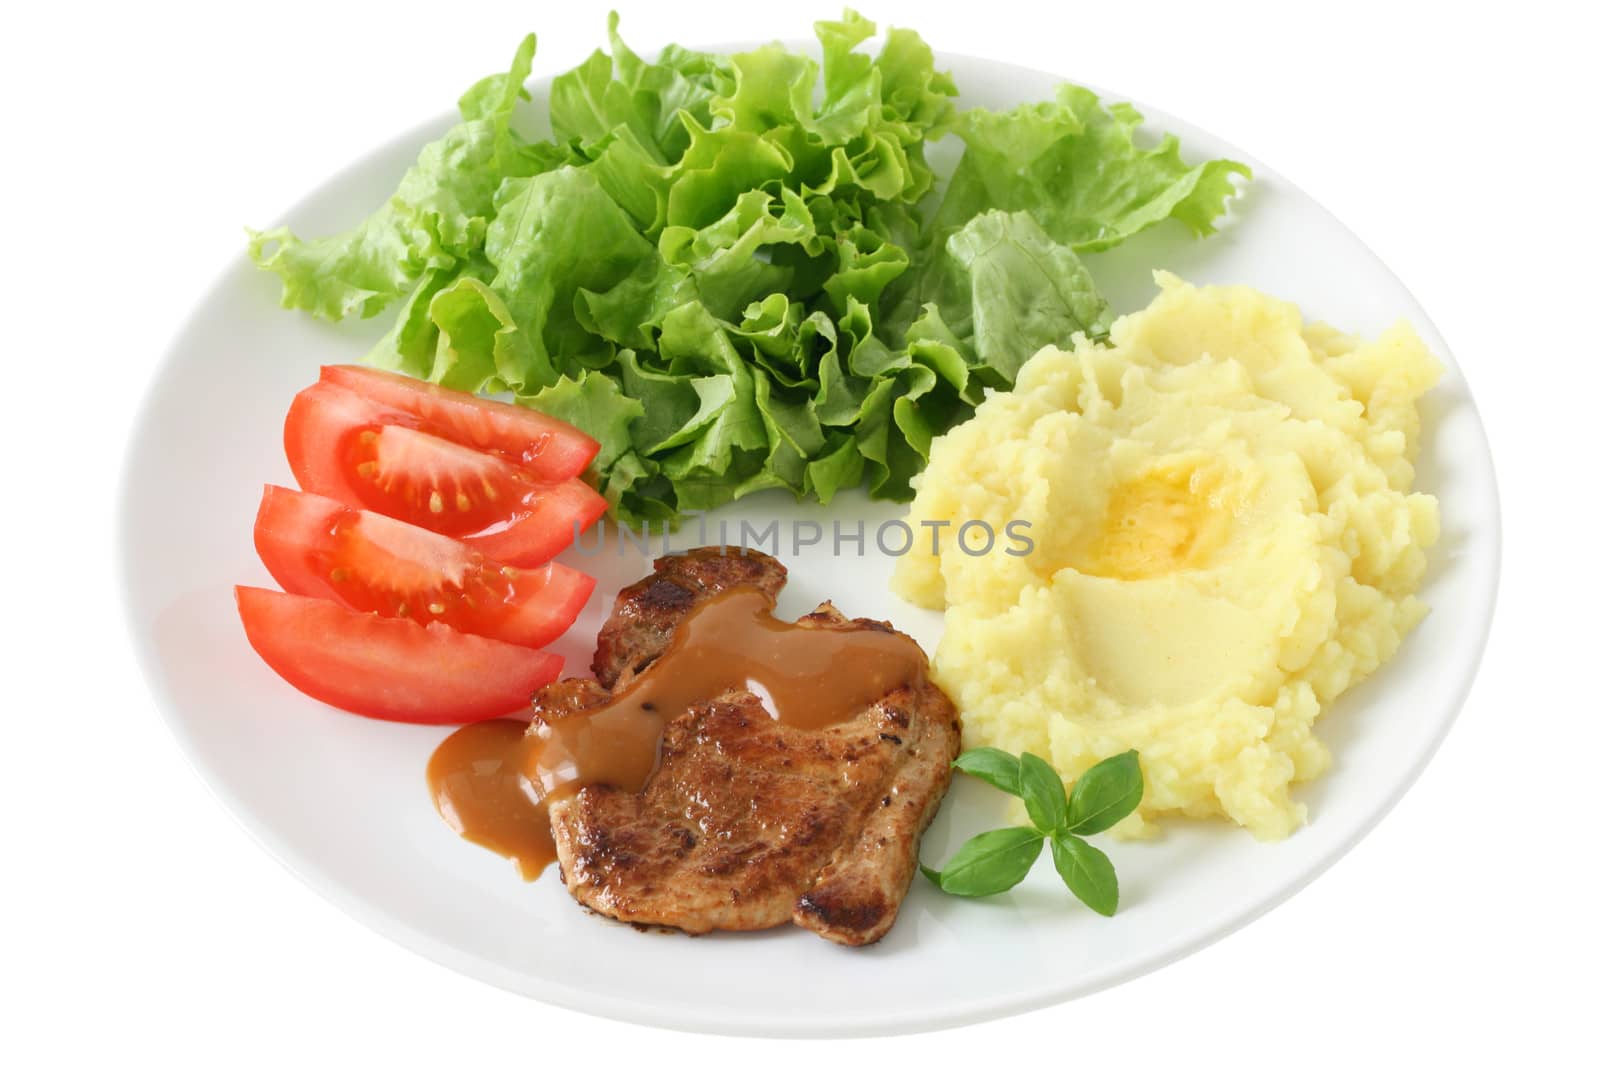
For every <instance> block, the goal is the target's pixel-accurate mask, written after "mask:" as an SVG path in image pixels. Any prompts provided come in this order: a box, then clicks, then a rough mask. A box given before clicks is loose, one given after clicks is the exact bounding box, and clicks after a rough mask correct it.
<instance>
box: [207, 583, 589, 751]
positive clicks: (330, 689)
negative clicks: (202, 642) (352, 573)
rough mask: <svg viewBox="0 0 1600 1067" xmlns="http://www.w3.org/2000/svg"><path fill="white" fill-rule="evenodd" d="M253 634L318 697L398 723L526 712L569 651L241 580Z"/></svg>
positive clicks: (260, 647)
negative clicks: (512, 641) (544, 649)
mask: <svg viewBox="0 0 1600 1067" xmlns="http://www.w3.org/2000/svg"><path fill="white" fill-rule="evenodd" d="M234 596H235V598H236V599H237V601H238V604H239V617H240V618H241V619H242V620H243V621H244V632H245V636H246V637H248V638H249V639H250V646H251V647H252V648H254V649H255V650H256V652H257V653H258V654H259V655H260V656H261V658H262V659H264V660H266V661H267V666H269V667H271V668H272V669H273V670H275V671H277V672H278V674H280V675H282V676H283V679H284V680H285V681H287V682H288V683H289V684H290V685H292V686H294V687H295V688H296V689H298V690H300V691H301V692H302V693H305V694H306V695H307V696H309V697H314V698H315V699H317V700H320V701H322V702H323V703H325V704H332V705H333V706H334V707H336V708H343V709H344V710H345V711H353V712H355V713H356V714H357V715H366V716H369V717H371V718H375V719H389V720H392V721H395V722H416V723H434V724H446V723H463V722H477V721H479V720H481V719H493V718H496V717H498V716H501V715H506V714H509V713H511V712H513V711H518V710H520V709H521V708H524V707H526V706H527V704H528V698H529V696H530V695H531V694H532V693H533V692H534V691H535V690H537V689H538V688H539V687H540V686H543V685H545V684H547V683H549V682H551V681H554V680H555V678H556V677H557V676H558V675H560V673H561V657H560V656H555V655H552V654H550V653H548V652H541V651H539V650H538V649H533V648H524V647H522V646H520V645H509V644H506V643H505V642H504V641H492V640H490V639H489V638H487V637H478V636H476V635H475V634H464V633H459V632H457V631H455V630H452V629H451V628H450V627H448V626H445V625H443V624H441V623H429V624H428V625H426V626H418V625H417V624H416V623H414V622H411V621H409V620H407V619H385V618H383V617H382V616H379V615H368V614H363V613H361V612H357V611H351V610H350V609H349V608H346V607H341V606H340V605H338V604H335V603H333V602H332V601H330V600H319V599H316V598H314V597H304V596H294V595H293V594H290V593H279V592H276V591H274V590H271V589H254V588H251V587H249V586H237V587H236V588H235V589H234Z"/></svg>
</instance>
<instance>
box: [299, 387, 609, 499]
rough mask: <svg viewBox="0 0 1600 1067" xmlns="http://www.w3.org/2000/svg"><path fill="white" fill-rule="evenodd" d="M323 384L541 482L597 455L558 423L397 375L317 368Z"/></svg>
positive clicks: (578, 469) (584, 437) (590, 442)
mask: <svg viewBox="0 0 1600 1067" xmlns="http://www.w3.org/2000/svg"><path fill="white" fill-rule="evenodd" d="M322 380H323V381H324V382H329V383H332V384H333V385H337V386H339V387H341V388H344V389H348V390H350V391H351V392H352V393H357V394H359V395H361V396H364V397H367V398H368V399H370V400H373V401H376V402H377V403H379V404H384V405H387V406H388V407H392V408H396V409H398V410H400V411H404V412H406V413H407V414H410V415H414V416H416V417H417V418H418V419H419V420H421V423H422V428H423V429H425V430H427V431H428V432H429V433H431V434H433V435H434V436H436V437H443V438H445V439H446V440H450V441H454V442H456V443H457V444H462V445H467V446H468V447H470V448H476V449H478V450H479V451H484V452H494V453H497V454H498V455H500V456H501V457H502V458H504V459H508V460H510V461H511V462H512V463H515V464H516V465H517V466H519V467H522V468H524V469H526V470H528V471H530V472H532V473H533V474H534V475H536V476H537V477H539V478H542V479H544V480H545V481H552V482H555V481H560V480H561V479H563V478H572V477H575V476H576V475H579V474H582V473H583V469H584V468H585V467H587V466H588V465H589V461H590V460H592V459H594V457H595V455H596V454H597V453H598V452H599V451H600V443H599V442H598V441H596V440H595V439H594V438H592V437H590V436H589V435H588V434H586V433H584V432H583V431H582V430H579V429H577V428H576V427H574V426H569V425H568V424H566V423H564V422H562V421H561V420H560V419H553V418H551V417H550V416H549V415H541V414H540V413H539V412H537V411H530V410H528V409H527V408H524V407H519V406H517V405H516V404H506V403H501V402H500V401H498V400H485V399H483V398H482V397H477V396H473V395H472V394H470V393H463V392H461V391H460V390H459V389H446V388H444V387H443V386H441V385H434V384H433V383H432V382H421V381H417V380H416V379H415V378H407V377H405V376H404V375H401V374H391V373H390V372H388V371H381V370H375V369H373V368H371V367H357V366H352V365H350V364H336V365H334V366H329V367H323V368H322Z"/></svg>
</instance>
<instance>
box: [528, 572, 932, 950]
mask: <svg viewBox="0 0 1600 1067" xmlns="http://www.w3.org/2000/svg"><path fill="white" fill-rule="evenodd" d="M655 568H656V569H655V573H654V574H652V575H651V576H649V577H648V578H645V579H643V580H642V581H640V582H637V583H635V584H634V585H631V586H629V587H628V588H626V589H624V590H623V591H622V592H621V593H620V594H618V596H617V602H616V606H615V608H614V610H613V612H612V615H611V618H610V619H609V620H607V622H606V624H605V626H604V627H603V628H602V629H601V631H600V636H599V642H598V648H597V649H596V652H595V659H594V674H595V678H596V679H598V681H597V682H595V681H589V680H587V679H567V680H566V681H562V682H557V683H555V684H553V685H550V686H547V687H546V688H545V689H544V690H542V691H541V692H540V693H539V694H537V695H536V696H535V698H534V712H535V714H536V715H538V716H540V717H546V718H554V717H560V716H562V715H566V714H572V713H574V712H581V711H583V710H584V709H587V708H592V707H594V706H596V705H598V704H601V703H604V702H605V701H606V700H607V699H608V698H609V691H608V689H609V687H614V686H618V685H625V684H627V682H628V681H629V679H631V678H632V677H633V676H634V675H635V674H636V673H638V672H640V671H642V670H644V669H645V668H646V667H648V666H649V664H650V663H651V662H652V661H653V660H654V659H655V658H656V657H657V656H659V655H660V654H661V653H662V652H663V651H664V650H665V649H666V647H667V645H668V644H669V642H670V641H671V639H672V633H673V629H674V627H675V626H676V625H677V624H678V622H679V621H680V620H682V619H683V618H684V617H685V616H686V615H687V614H688V613H689V611H690V610H691V609H692V608H693V607H694V606H695V605H696V604H698V603H699V602H700V601H702V600H704V599H707V598H709V597H711V596H714V595H716V594H717V593H720V592H723V591H725V590H728V589H731V588H734V587H737V586H750V587H754V588H757V589H760V590H761V591H762V592H763V593H765V594H766V595H767V597H768V599H769V600H775V599H776V596H777V593H778V591H779V590H780V589H781V588H782V587H783V584H784V581H785V580H786V578H787V572H786V571H785V569H784V567H783V565H782V564H781V563H779V562H778V561H777V560H775V559H772V558H771V557H769V556H766V555H763V554H761V553H758V552H746V553H743V554H739V553H737V552H736V550H732V549H730V550H729V551H728V554H727V555H723V554H721V552H720V550H718V549H715V548H712V549H700V550H697V551H695V552H691V553H688V554H687V555H680V556H669V557H666V558H663V559H660V560H657V561H656V564H655ZM799 625H801V626H810V627H828V628H833V629H842V630H854V629H867V628H873V629H888V627H887V626H886V624H883V623H878V622H872V621H870V620H864V619H856V620H851V619H847V618H845V617H844V616H843V615H841V614H840V613H839V612H837V611H835V610H834V608H833V606H832V605H831V604H823V605H822V606H821V607H819V608H818V609H817V610H816V611H814V612H812V613H811V614H810V615H807V616H805V617H804V618H803V619H801V620H800V621H799ZM959 751H960V727H959V724H958V723H957V720H956V712H955V708H954V706H953V705H952V704H951V703H950V700H949V698H948V697H946V696H945V694H944V693H943V692H942V691H941V690H940V689H939V688H938V687H937V686H935V685H934V684H933V683H932V682H931V681H925V682H922V683H920V684H918V685H916V686H914V687H904V688H900V689H897V690H894V691H892V692H887V693H884V694H883V695H882V697H881V698H879V699H878V700H877V701H876V702H874V703H872V704H870V705H868V706H865V707H863V708H862V709H861V711H860V713H859V714H857V715H856V716H855V717H854V718H852V719H849V720H847V721H845V722H843V723H839V724H837V725H834V726H831V727H828V728H826V729H822V730H802V729H798V728H796V727H793V726H786V725H784V724H782V723H780V722H778V721H775V720H774V719H772V718H771V717H770V716H769V715H768V714H767V712H766V711H765V710H764V708H763V705H762V703H761V701H760V699H759V698H758V697H757V696H756V695H755V694H753V693H751V692H749V691H747V690H744V689H737V690H733V691H730V692H727V693H723V694H721V695H719V696H717V697H715V698H714V699H710V700H707V701H704V702H703V703H700V704H697V705H695V706H693V707H691V709H690V710H689V711H688V712H687V713H685V714H683V715H680V716H679V717H678V718H676V719H674V720H672V721H671V722H670V723H668V724H667V726H666V728H665V732H664V736H663V739H662V749H661V764H660V767H659V769H658V770H657V771H656V773H655V774H654V776H653V777H652V778H651V779H650V781H649V782H648V783H646V785H645V788H644V790H643V791H642V792H640V793H629V792H624V791H622V790H619V789H615V788H611V787H609V786H588V787H586V788H584V789H582V790H580V791H579V792H578V793H576V794H575V795H573V796H571V797H568V798H565V799H561V800H557V801H555V802H553V803H552V804H551V805H550V818H551V824H552V828H553V830H554V834H555V841H556V854H557V858H558V860H559V862H560V865H561V876H562V880H563V881H564V882H565V883H566V886H567V890H568V891H569V892H570V893H571V894H572V895H573V896H574V897H575V898H577V900H578V901H579V902H580V903H582V904H584V905H586V906H588V907H589V908H592V909H593V910H595V911H597V912H600V913H602V914H604V915H609V916H612V917H613V918H617V919H622V920H625V921H627V922H632V923H639V924H650V925H661V926H672V927H677V928H679V929H681V930H686V931H688V932H690V933H704V932H706V931H709V930H760V929H765V928H767V927H772V926H780V925H782V924H783V923H786V922H793V923H795V924H797V925H799V926H803V927H805V928H807V929H809V930H812V931H814V932H815V933H817V934H820V935H821V936H823V937H825V938H827V939H828V940H830V941H835V942H838V943H840V944H844V945H866V944H870V943H872V942H874V941H876V940H878V938H880V937H882V936H883V935H884V933H886V932H887V931H888V929H889V927H890V926H892V925H893V924H894V920H895V915H896V913H897V912H898V910H899V907H900V901H901V900H902V899H903V898H904V897H905V894H906V889H907V888H908V886H909V885H910V882H911V878H912V876H913V874H914V872H915V871H916V856H917V843H918V841H919V839H920V838H921V835H922V831H923V829H924V828H925V827H926V826H927V824H928V821H929V820H930V819H931V818H932V817H933V814H934V812H935V810H937V808H938V806H939V801H940V799H942V798H943V796H944V793H945V789H946V788H947V787H948V786H949V783H950V761H951V760H953V759H954V758H955V756H956V754H957V753H958V752H959Z"/></svg>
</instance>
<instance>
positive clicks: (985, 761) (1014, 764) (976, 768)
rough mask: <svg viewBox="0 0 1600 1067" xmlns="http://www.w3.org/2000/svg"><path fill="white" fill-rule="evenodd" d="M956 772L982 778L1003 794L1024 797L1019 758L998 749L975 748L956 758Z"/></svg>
mask: <svg viewBox="0 0 1600 1067" xmlns="http://www.w3.org/2000/svg"><path fill="white" fill-rule="evenodd" d="M955 767H956V770H958V771H961V772H962V773H963V774H970V775H972V777H974V778H981V779H983V780H984V781H985V782H988V783H989V784H990V785H992V786H994V787H995V788H996V789H999V790H1001V791H1002V792H1006V793H1010V794H1011V795H1012V796H1014V797H1015V796H1021V795H1022V785H1021V782H1020V779H1021V771H1020V769H1019V764H1018V761H1017V757H1015V756H1013V755H1012V754H1011V753H1009V752H1002V751H1001V750H1000V749H998V748H975V749H972V750H971V751H969V752H963V753H961V755H959V756H957V757H956V763H955Z"/></svg>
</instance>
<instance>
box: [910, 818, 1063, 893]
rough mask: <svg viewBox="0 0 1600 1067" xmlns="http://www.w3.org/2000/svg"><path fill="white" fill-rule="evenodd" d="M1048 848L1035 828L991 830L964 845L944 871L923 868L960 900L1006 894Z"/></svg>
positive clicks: (932, 878) (924, 871)
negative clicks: (960, 898)
mask: <svg viewBox="0 0 1600 1067" xmlns="http://www.w3.org/2000/svg"><path fill="white" fill-rule="evenodd" d="M1043 848H1044V835H1043V834H1041V833H1039V831H1037V830H1035V829H1034V828H1033V827H1031V826H1008V827H1006V828H1005V829H1004V830H990V831H988V832H987V833H981V834H979V835H978V836H977V837H974V838H973V839H972V840H970V841H968V842H967V843H966V844H964V845H962V846H961V848H959V849H958V850H957V851H956V854H955V855H954V856H952V857H950V862H949V863H947V864H945V866H944V870H943V871H932V870H929V869H928V868H927V867H924V868H922V873H923V874H925V875H927V876H928V878H929V879H930V880H931V881H932V882H933V884H934V885H936V886H938V887H939V888H940V889H943V890H944V891H945V892H946V893H949V894H951V895H952V896H958V897H986V896H990V895H992V894H994V893H1004V892H1005V891H1006V890H1007V889H1010V888H1011V887H1012V886H1014V885H1016V884H1017V883H1018V882H1020V881H1022V879H1023V878H1025V877H1026V876H1027V874H1028V871H1029V869H1031V868H1032V867H1033V861H1034V860H1036V859H1038V858H1039V852H1040V850H1041V849H1043Z"/></svg>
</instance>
